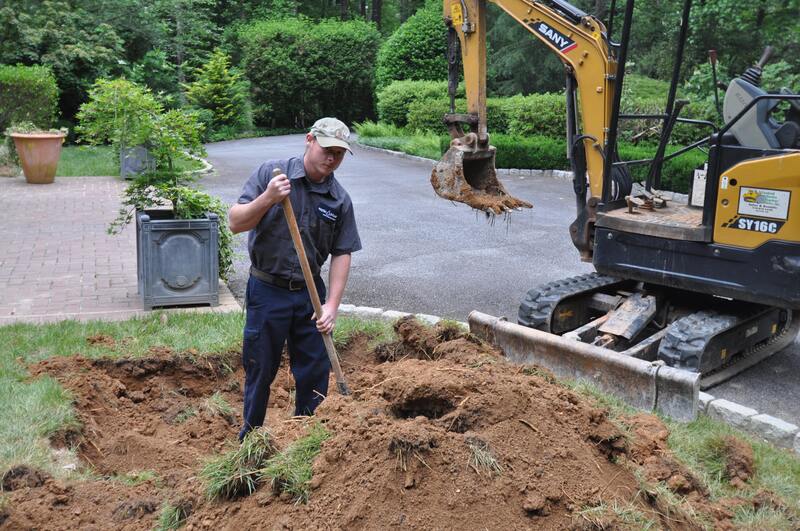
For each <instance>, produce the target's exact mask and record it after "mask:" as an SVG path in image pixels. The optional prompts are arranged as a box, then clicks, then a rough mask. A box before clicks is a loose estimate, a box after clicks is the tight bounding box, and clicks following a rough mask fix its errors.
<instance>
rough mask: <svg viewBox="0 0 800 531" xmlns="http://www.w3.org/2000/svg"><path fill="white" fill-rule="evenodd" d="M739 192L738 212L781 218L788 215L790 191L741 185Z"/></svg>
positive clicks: (784, 218) (761, 216)
mask: <svg viewBox="0 0 800 531" xmlns="http://www.w3.org/2000/svg"><path fill="white" fill-rule="evenodd" d="M739 194H740V195H739V214H743V215H745V216H757V217H760V218H770V219H782V220H786V217H787V216H788V215H789V202H790V201H791V198H792V193H791V192H789V191H787V190H771V189H769V188H750V187H749V186H743V187H742V188H741V190H740V191H739Z"/></svg>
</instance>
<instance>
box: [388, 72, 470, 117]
mask: <svg viewBox="0 0 800 531" xmlns="http://www.w3.org/2000/svg"><path fill="white" fill-rule="evenodd" d="M459 89H460V90H459V92H460V93H459V94H457V96H459V97H461V98H463V97H464V89H463V86H461V87H459ZM446 95H447V81H422V80H411V79H405V80H400V81H393V82H392V83H390V84H389V85H387V86H386V87H384V88H383V89H381V90H379V91H378V94H377V97H378V104H377V108H378V119H379V120H380V121H381V122H385V123H390V124H393V125H396V126H398V127H405V126H406V125H407V124H408V109H409V106H410V105H411V104H412V103H413V102H415V101H417V100H423V99H442V98H443V97H444V96H446Z"/></svg>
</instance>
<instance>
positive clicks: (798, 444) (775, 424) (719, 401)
mask: <svg viewBox="0 0 800 531" xmlns="http://www.w3.org/2000/svg"><path fill="white" fill-rule="evenodd" d="M339 314H340V315H349V316H353V317H359V318H362V319H378V320H382V321H388V322H391V321H395V320H397V319H399V318H401V317H405V316H407V315H411V313H409V312H400V311H396V310H384V309H383V308H372V307H369V306H355V305H353V304H342V305H340V306H339ZM414 315H416V316H417V318H418V319H419V320H421V321H423V322H426V323H428V324H436V323H438V322H439V321H441V317H438V316H435V315H428V314H420V313H417V314H414ZM458 323H459V324H460V325H462V326H463V327H464V328H466V329H467V330H468V329H469V325H468V324H467V323H464V322H461V321H459V322H458ZM697 408H698V413H699V414H701V415H706V416H708V417H710V418H713V419H715V420H719V421H722V422H725V423H726V424H728V425H730V426H733V427H734V428H737V429H740V430H742V431H745V432H747V433H749V434H751V435H754V436H756V437H758V438H760V439H763V440H764V441H767V442H769V443H771V444H773V445H774V446H776V447H778V448H785V449H788V450H793V451H794V452H795V453H796V454H798V455H800V427H799V426H796V425H794V424H792V423H790V422H786V421H784V420H781V419H779V418H776V417H773V416H771V415H766V414H763V413H759V412H758V411H756V410H755V409H752V408H749V407H747V406H743V405H741V404H737V403H735V402H731V401H729V400H725V399H723V398H716V397H714V396H713V395H710V394H708V393H704V392H700V396H699V399H698V405H697Z"/></svg>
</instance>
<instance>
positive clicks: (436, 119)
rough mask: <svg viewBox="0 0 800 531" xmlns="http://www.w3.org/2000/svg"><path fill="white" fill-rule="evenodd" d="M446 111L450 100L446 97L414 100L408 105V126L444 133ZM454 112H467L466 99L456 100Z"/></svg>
mask: <svg viewBox="0 0 800 531" xmlns="http://www.w3.org/2000/svg"><path fill="white" fill-rule="evenodd" d="M448 112H450V101H449V100H448V98H446V97H444V98H443V97H438V98H423V99H418V100H414V101H412V102H411V103H410V104H409V105H408V128H409V129H410V130H412V131H430V132H434V133H437V134H446V133H447V127H445V125H444V122H442V118H443V117H444V115H445V114H447V113H448ZM456 112H459V113H464V112H467V101H466V100H464V99H457V100H456ZM490 131H491V129H490Z"/></svg>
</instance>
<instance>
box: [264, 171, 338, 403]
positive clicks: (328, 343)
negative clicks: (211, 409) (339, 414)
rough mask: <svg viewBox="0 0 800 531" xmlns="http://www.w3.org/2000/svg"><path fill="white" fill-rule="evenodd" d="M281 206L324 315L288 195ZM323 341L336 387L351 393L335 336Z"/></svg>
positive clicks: (314, 300) (313, 297)
mask: <svg viewBox="0 0 800 531" xmlns="http://www.w3.org/2000/svg"><path fill="white" fill-rule="evenodd" d="M281 173H283V170H281V169H280V168H275V169H274V170H272V176H273V177H277V176H278V175H280V174H281ZM281 206H283V215H284V216H286V223H287V224H288V225H289V232H290V233H291V234H292V243H294V250H295V251H296V252H297V258H298V259H299V260H300V267H301V268H302V269H303V278H304V279H305V281H306V287H307V288H308V294H309V295H310V296H311V304H312V305H313V306H314V313H315V314H316V315H317V317H319V316H320V315H322V304H321V303H320V300H319V293H317V285H316V284H315V283H314V275H313V274H312V273H311V266H310V265H308V257H307V256H306V248H305V247H304V246H303V239H302V237H301V236H300V229H299V228H298V227H297V219H295V217H294V208H292V201H291V200H290V199H289V196H288V195H287V196H286V197H284V198H283V200H281ZM322 341H323V342H324V343H325V350H326V351H327V352H328V359H329V360H330V362H331V367H332V368H333V374H334V375H335V376H336V388H337V389H338V390H339V394H341V395H344V396H347V395H349V394H350V389H349V388H348V387H347V382H345V381H344V374H342V367H341V366H340V365H339V355H338V354H337V353H336V347H335V346H334V344H333V338H332V337H331V335H330V334H322Z"/></svg>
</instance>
